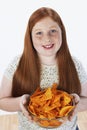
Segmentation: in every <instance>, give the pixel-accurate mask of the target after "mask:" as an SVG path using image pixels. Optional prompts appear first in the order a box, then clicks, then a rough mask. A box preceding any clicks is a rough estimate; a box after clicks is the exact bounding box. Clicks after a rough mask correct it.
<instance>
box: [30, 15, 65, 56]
mask: <svg viewBox="0 0 87 130" xmlns="http://www.w3.org/2000/svg"><path fill="white" fill-rule="evenodd" d="M32 41H33V46H34V48H35V49H36V51H37V53H38V55H39V56H56V53H57V51H58V50H59V49H60V47H61V44H62V35H61V29H60V27H59V26H58V24H57V23H56V22H55V21H53V20H52V19H51V18H50V17H46V18H44V19H42V20H40V21H39V22H37V23H36V24H35V26H34V27H33V29H32Z"/></svg>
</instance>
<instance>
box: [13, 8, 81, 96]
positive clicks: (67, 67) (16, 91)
mask: <svg viewBox="0 0 87 130" xmlns="http://www.w3.org/2000/svg"><path fill="white" fill-rule="evenodd" d="M45 17H50V18H52V19H53V20H54V21H55V22H57V23H58V25H59V27H60V28H61V31H62V45H61V48H60V50H59V51H58V52H57V55H56V57H57V61H58V70H59V84H58V88H59V89H61V90H65V91H67V92H69V93H77V94H80V92H81V84H80V81H79V78H78V74H77V71H76V68H75V65H74V62H73V60H72V57H71V55H70V52H69V48H68V46H67V39H66V31H65V27H64V25H63V22H62V20H61V18H60V16H59V15H58V13H57V12H56V11H54V10H53V9H50V8H46V7H42V8H40V9H38V10H36V11H35V12H34V13H33V14H32V15H31V16H30V19H29V22H28V25H27V29H26V33H25V39H24V50H23V54H22V56H21V58H20V61H19V64H18V67H17V70H16V71H15V73H14V76H13V82H12V95H13V96H14V97H17V96H21V95H23V94H26V93H28V94H31V93H33V92H34V91H35V90H36V88H37V87H39V86H40V70H41V64H40V60H39V57H38V55H37V52H36V50H35V49H34V47H33V44H32V37H31V32H32V28H33V27H34V25H35V24H36V23H37V22H38V21H39V20H41V19H43V18H45Z"/></svg>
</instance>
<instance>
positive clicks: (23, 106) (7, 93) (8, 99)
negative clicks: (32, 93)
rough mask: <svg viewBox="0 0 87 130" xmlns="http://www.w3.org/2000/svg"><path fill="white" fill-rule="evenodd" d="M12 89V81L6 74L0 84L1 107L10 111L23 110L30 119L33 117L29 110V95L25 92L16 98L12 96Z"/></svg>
mask: <svg viewBox="0 0 87 130" xmlns="http://www.w3.org/2000/svg"><path fill="white" fill-rule="evenodd" d="M11 91H12V82H11V81H10V80H8V79H7V78H6V77H5V76H4V77H3V79H2V83H1V86H0V109H2V110H5V111H9V112H16V111H21V112H23V114H24V115H25V116H26V117H27V118H28V119H31V117H30V116H29V112H28V111H27V101H28V100H29V95H28V94H24V95H22V96H20V97H16V98H15V97H12V94H11Z"/></svg>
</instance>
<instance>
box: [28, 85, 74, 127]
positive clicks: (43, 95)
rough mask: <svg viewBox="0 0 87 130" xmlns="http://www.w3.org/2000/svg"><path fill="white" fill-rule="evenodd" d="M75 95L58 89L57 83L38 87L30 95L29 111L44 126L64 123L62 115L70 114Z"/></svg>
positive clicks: (55, 125) (56, 125)
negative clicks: (42, 87)
mask: <svg viewBox="0 0 87 130" xmlns="http://www.w3.org/2000/svg"><path fill="white" fill-rule="evenodd" d="M72 100H73V97H72V96H71V95H70V94H68V93H67V92H65V91H61V90H58V89H57V84H53V85H52V87H48V88H46V89H42V90H40V88H38V89H37V90H36V91H35V92H34V93H33V95H31V96H30V101H29V105H28V110H29V112H30V113H31V114H32V115H33V119H34V121H36V122H37V123H38V124H39V125H40V126H42V127H58V126H60V125H61V124H62V121H61V120H58V119H62V117H66V116H68V114H69V112H70V111H72V110H73V108H74V107H75V106H73V104H72Z"/></svg>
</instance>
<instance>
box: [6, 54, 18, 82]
mask: <svg viewBox="0 0 87 130" xmlns="http://www.w3.org/2000/svg"><path fill="white" fill-rule="evenodd" d="M19 60H20V56H16V57H15V58H14V59H13V60H12V61H11V62H10V64H9V65H8V67H7V68H6V70H5V72H4V75H5V76H6V78H8V79H9V80H11V81H12V79H13V75H14V72H15V71H16V69H17V66H18V63H19Z"/></svg>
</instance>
